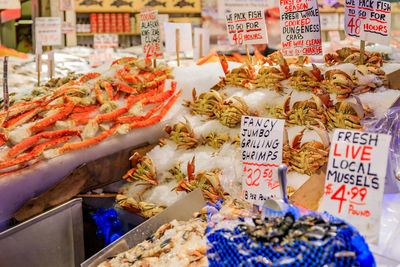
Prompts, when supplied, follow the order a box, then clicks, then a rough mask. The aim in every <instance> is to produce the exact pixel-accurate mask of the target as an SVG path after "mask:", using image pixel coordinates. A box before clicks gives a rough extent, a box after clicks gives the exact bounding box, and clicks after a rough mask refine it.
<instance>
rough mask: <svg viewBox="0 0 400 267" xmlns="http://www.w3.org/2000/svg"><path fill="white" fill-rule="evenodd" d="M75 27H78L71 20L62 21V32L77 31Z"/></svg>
mask: <svg viewBox="0 0 400 267" xmlns="http://www.w3.org/2000/svg"><path fill="white" fill-rule="evenodd" d="M75 29H76V26H75V23H73V22H69V21H63V22H62V28H61V33H62V34H71V33H75Z"/></svg>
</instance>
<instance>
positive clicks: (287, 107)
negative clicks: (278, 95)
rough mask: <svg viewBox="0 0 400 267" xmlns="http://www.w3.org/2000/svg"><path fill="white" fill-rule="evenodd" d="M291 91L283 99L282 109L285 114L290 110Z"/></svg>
mask: <svg viewBox="0 0 400 267" xmlns="http://www.w3.org/2000/svg"><path fill="white" fill-rule="evenodd" d="M292 93H293V91H292V92H290V93H289V94H288V96H287V97H286V99H285V101H284V102H283V111H284V112H285V114H288V112H289V110H290V99H291V98H292Z"/></svg>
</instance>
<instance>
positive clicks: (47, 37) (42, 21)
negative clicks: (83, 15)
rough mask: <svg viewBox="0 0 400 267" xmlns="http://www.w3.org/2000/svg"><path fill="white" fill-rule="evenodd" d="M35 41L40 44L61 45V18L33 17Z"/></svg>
mask: <svg viewBox="0 0 400 267" xmlns="http://www.w3.org/2000/svg"><path fill="white" fill-rule="evenodd" d="M35 31H36V42H37V43H38V44H39V43H40V44H41V45H61V18H60V17H37V18H36V19H35Z"/></svg>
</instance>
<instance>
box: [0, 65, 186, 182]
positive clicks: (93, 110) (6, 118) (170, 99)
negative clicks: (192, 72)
mask: <svg viewBox="0 0 400 267" xmlns="http://www.w3.org/2000/svg"><path fill="white" fill-rule="evenodd" d="M70 78H71V80H68V79H67V80H65V81H62V82H61V83H64V82H66V83H65V84H63V85H62V86H60V87H57V88H54V89H49V88H46V90H42V91H39V92H36V91H35V90H34V91H33V92H32V95H31V97H30V98H28V99H21V100H19V101H16V102H15V103H14V104H13V105H12V106H11V107H10V108H9V110H8V112H6V111H3V112H1V113H0V122H1V128H0V129H1V131H0V146H3V145H5V146H7V147H6V148H5V149H2V150H1V155H0V158H1V162H0V171H1V173H2V174H3V175H4V174H5V173H8V172H12V171H15V170H18V169H20V168H23V167H26V166H28V165H29V164H28V163H32V162H36V161H38V160H41V159H43V158H45V159H50V158H53V157H57V156H59V155H61V154H64V153H66V152H68V151H72V150H77V149H81V148H84V147H88V146H91V145H94V144H97V143H99V142H101V141H103V140H104V139H106V138H108V137H109V136H111V135H116V134H127V133H128V132H129V131H130V130H132V129H135V128H143V127H147V126H150V125H152V124H155V123H157V122H159V121H160V120H161V119H162V118H163V117H164V116H165V115H166V114H167V112H168V111H169V109H170V108H171V107H172V105H173V104H174V103H175V101H176V100H177V98H178V97H179V95H180V94H181V92H182V90H180V91H178V92H175V91H176V82H171V86H170V89H168V90H165V84H166V80H167V79H170V78H173V77H172V75H171V69H170V68H169V67H167V66H166V65H163V64H159V65H158V67H157V68H153V66H152V62H151V60H137V59H136V58H122V59H119V60H116V61H114V62H113V64H112V65H111V67H110V69H109V71H107V72H106V73H104V74H100V73H88V74H86V75H84V76H82V77H80V78H79V79H74V78H76V77H70ZM57 83H58V81H57V82H55V84H57ZM144 110H146V112H144Z"/></svg>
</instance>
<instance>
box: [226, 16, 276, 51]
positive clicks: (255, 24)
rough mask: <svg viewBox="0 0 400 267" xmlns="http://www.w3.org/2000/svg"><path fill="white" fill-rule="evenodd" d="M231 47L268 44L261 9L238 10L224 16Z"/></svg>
mask: <svg viewBox="0 0 400 267" xmlns="http://www.w3.org/2000/svg"><path fill="white" fill-rule="evenodd" d="M225 18H226V30H227V32H228V38H229V42H230V44H231V45H242V44H266V43H268V37H267V27H266V25H265V17H264V10H263V9H246V8H244V9H240V10H235V11H231V12H229V13H228V14H226V16H225Z"/></svg>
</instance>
